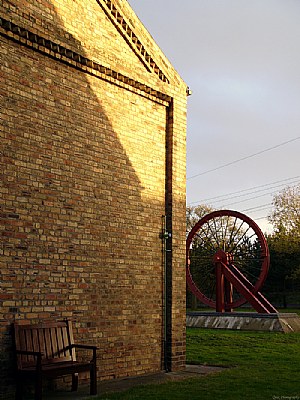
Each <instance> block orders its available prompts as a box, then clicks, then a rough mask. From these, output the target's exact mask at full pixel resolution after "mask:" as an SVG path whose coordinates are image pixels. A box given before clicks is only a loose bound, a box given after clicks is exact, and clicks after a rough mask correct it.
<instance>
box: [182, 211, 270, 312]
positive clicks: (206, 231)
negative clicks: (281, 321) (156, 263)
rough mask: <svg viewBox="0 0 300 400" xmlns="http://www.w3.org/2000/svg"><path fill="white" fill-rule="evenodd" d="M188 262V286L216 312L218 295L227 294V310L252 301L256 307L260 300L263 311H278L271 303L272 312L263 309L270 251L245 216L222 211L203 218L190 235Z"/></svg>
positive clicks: (256, 228) (258, 229)
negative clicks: (263, 291) (264, 285)
mask: <svg viewBox="0 0 300 400" xmlns="http://www.w3.org/2000/svg"><path fill="white" fill-rule="evenodd" d="M186 265H187V284H188V287H189V289H190V290H191V291H192V292H193V293H194V295H195V296H196V297H197V298H198V299H199V300H200V301H201V302H203V303H204V304H206V305H208V306H210V307H213V308H217V311H218V306H217V307H216V303H217V302H218V301H219V300H218V298H219V297H220V296H224V299H225V300H224V304H225V311H230V310H231V309H233V308H236V307H239V306H241V305H242V304H244V303H246V302H247V301H249V302H250V303H251V304H252V302H253V306H254V307H255V308H256V306H255V305H256V303H255V302H258V310H259V311H260V312H276V310H275V309H274V308H272V306H271V305H270V308H269V310H270V311H269V310H268V307H267V309H266V310H265V309H264V308H262V309H261V308H260V303H261V302H263V300H265V299H264V298H263V296H262V295H261V294H260V292H259V290H260V289H261V287H262V285H263V283H264V282H265V279H266V277H267V274H268V270H269V250H268V246H267V243H266V240H265V238H264V235H263V234H262V232H261V230H260V228H259V227H258V225H257V224H256V223H255V222H254V221H253V220H251V219H250V218H249V217H247V216H246V215H244V214H242V213H240V212H237V211H231V210H220V211H214V212H212V213H210V214H208V215H206V216H205V217H203V218H202V219H200V221H198V223H197V224H196V225H195V226H194V227H193V229H192V230H191V232H190V233H189V235H188V237H187V247H186ZM218 266H219V267H220V269H218ZM218 271H219V272H218ZM218 275H219V276H220V277H221V278H218ZM218 279H221V280H220V281H219V282H223V283H222V284H221V286H222V285H223V287H222V288H221V294H220V284H218ZM222 279H223V280H222ZM216 286H217V287H218V288H216ZM265 301H266V302H267V300H265ZM267 303H268V302H267ZM268 304H269V303H268ZM274 310H275V311H274Z"/></svg>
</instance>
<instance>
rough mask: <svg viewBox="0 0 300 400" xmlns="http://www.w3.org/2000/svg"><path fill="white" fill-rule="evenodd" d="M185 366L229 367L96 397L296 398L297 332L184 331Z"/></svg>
mask: <svg viewBox="0 0 300 400" xmlns="http://www.w3.org/2000/svg"><path fill="white" fill-rule="evenodd" d="M187 363H196V364H208V365H220V366H226V367H230V368H225V369H224V371H222V372H220V373H217V374H213V375H208V376H203V377H200V378H193V379H189V380H184V381H180V382H170V383H164V384H159V385H146V386H140V387H136V388H133V389H130V390H128V391H126V392H122V393H114V394H102V395H101V396H100V397H99V399H115V400H116V399H118V400H150V399H151V400H152V399H153V400H154V399H156V400H169V399H170V400H193V399H201V400H221V399H222V400H240V399H241V400H268V399H270V400H300V333H289V334H282V333H265V332H245V331H243V332H240V331H229V330H228V331H225V330H207V329H188V330H187Z"/></svg>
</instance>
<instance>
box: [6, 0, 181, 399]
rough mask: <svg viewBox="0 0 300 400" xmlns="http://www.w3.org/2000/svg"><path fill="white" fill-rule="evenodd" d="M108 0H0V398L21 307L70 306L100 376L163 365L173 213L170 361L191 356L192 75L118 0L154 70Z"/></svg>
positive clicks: (50, 311) (34, 313) (62, 312)
mask: <svg viewBox="0 0 300 400" xmlns="http://www.w3.org/2000/svg"><path fill="white" fill-rule="evenodd" d="M110 4H111V2H106V1H100V0H99V1H98V2H97V1H88V0H80V1H79V0H76V1H73V0H72V1H71V0H68V1H66V0H64V1H62V0H52V1H50V0H48V1H46V0H45V1H43V2H36V1H29V0H28V1H25V0H22V1H20V0H18V1H17V0H14V1H9V2H8V1H4V2H3V5H2V6H1V7H0V12H1V14H0V15H1V17H2V18H3V19H2V25H1V29H0V33H1V35H0V59H1V60H0V61H1V62H0V73H1V80H2V82H3V84H1V131H0V135H1V145H0V146H1V153H2V161H1V162H2V164H1V173H2V176H1V178H2V179H1V187H0V196H1V197H0V206H1V215H0V224H1V250H0V251H1V282H0V349H1V355H0V380H1V381H2V382H3V384H2V388H1V389H0V398H2V397H1V395H2V396H3V398H9V395H10V394H11V393H12V390H13V379H12V371H13V364H12V349H11V337H10V334H9V329H10V325H11V323H13V322H14V321H15V320H19V321H23V320H30V321H31V322H36V321H38V320H40V319H53V318H54V319H60V318H65V317H67V318H71V319H72V320H73V321H74V325H75V337H76V338H77V339H78V340H79V341H84V342H87V343H96V344H97V345H98V347H99V355H98V357H99V366H100V368H99V378H101V379H111V378H116V377H122V376H130V375H137V374H143V373H150V372H156V371H159V370H161V369H162V368H163V343H162V342H163V331H164V328H163V321H164V307H163V305H164V293H163V282H164V264H163V254H162V240H161V230H162V216H163V215H165V214H167V221H168V229H169V230H171V229H172V239H169V243H168V246H169V249H170V250H172V252H169V253H168V260H167V262H168V267H167V268H168V277H167V279H168V297H169V301H168V310H167V319H168V322H167V323H168V338H169V339H168V340H169V344H168V346H169V347H168V355H169V356H168V362H169V366H170V367H171V368H172V369H173V370H176V369H180V368H182V367H183V366H184V363H185V265H184V254H185V123H186V121H185V119H186V93H185V89H186V86H185V84H184V82H183V81H182V80H181V79H180V78H179V77H178V75H177V74H176V72H175V71H174V70H173V69H172V67H171V66H170V65H169V64H168V63H167V61H166V60H165V59H164V56H163V54H161V53H160V52H159V49H158V48H157V46H156V45H155V43H154V42H152V41H151V40H150V39H151V38H150V39H149V36H147V32H146V31H145V30H144V28H143V27H142V26H141V25H140V23H139V21H138V19H137V18H136V17H135V16H134V14H133V12H132V10H131V9H130V7H129V5H128V4H127V2H124V1H121V2H118V1H117V2H115V6H116V7H117V9H118V10H119V14H118V16H119V15H121V14H122V15H123V16H125V17H126V21H128V24H130V25H128V24H127V25H126V29H127V32H129V28H128V27H129V26H130V27H131V28H130V29H135V32H136V34H137V35H139V36H138V37H139V38H143V43H145V49H147V51H148V53H147V54H150V55H151V56H153V60H155V62H156V63H155V66H154V67H153V68H156V70H155V71H154V70H149V66H147V59H145V55H144V54H138V53H137V50H136V49H135V48H134V46H135V43H134V42H129V39H128V36H126V35H127V34H124V32H123V33H122V29H123V28H122V26H121V28H122V29H121V28H120V26H117V25H116V23H115V22H114V19H113V16H112V14H111V15H110V14H109V12H108V11H109V10H108V8H107V6H108V5H110ZM112 11H113V12H115V9H114V8H113V9H112ZM3 21H5V24H4V22H3ZM129 21H130V22H129ZM124 26H125V25H124V23H123V27H124ZM25 32H27V33H26V34H25ZM28 32H29V33H30V34H29V33H28ZM36 35H38V36H36ZM131 36H132V34H131ZM41 38H42V39H45V40H49V41H51V45H50V44H49V42H48V43H45V42H43V41H42V39H41ZM141 41H142V40H141ZM57 46H60V50H59V51H60V53H59V52H58V50H57V48H58V47H57ZM62 48H64V49H67V50H68V51H71V52H72V55H71V56H70V55H69V54H70V53H66V52H65V53H64V54H65V55H62ZM63 51H65V50H63ZM143 53H144V52H143ZM78 55H79V56H80V57H81V58H80V57H79V56H78ZM83 58H84V59H85V60H89V62H94V63H95V64H87V62H86V61H85V60H83ZM145 60H146V61H145ZM162 60H164V62H162ZM96 64H97V65H101V68H100V67H97V65H96ZM151 68H152V67H151ZM151 68H150V69H151ZM157 68H158V69H157ZM158 70H159V71H160V72H157V71H158ZM159 73H160V74H161V73H163V75H164V76H165V77H167V80H168V82H169V83H168V82H166V81H164V80H163V79H162V78H161V76H162V75H160V76H159ZM145 85H146V87H145ZM166 188H167V190H166Z"/></svg>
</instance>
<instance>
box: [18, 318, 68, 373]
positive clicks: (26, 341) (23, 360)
mask: <svg viewBox="0 0 300 400" xmlns="http://www.w3.org/2000/svg"><path fill="white" fill-rule="evenodd" d="M14 328H15V344H16V350H25V351H39V352H42V353H43V357H42V363H43V364H50V363H55V362H62V361H75V350H74V349H70V348H68V346H70V345H72V344H74V339H73V333H72V325H71V322H70V321H62V322H56V323H53V322H51V323H43V324H36V325H29V324H27V325H23V324H22V325H21V324H15V325H14ZM17 362H18V368H20V369H22V368H24V367H28V366H31V365H35V364H36V357H34V356H32V355H17Z"/></svg>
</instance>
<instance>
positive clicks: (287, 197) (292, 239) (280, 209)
mask: <svg viewBox="0 0 300 400" xmlns="http://www.w3.org/2000/svg"><path fill="white" fill-rule="evenodd" d="M268 219H269V221H270V222H271V223H272V225H273V227H274V236H276V237H277V238H281V239H284V240H279V241H278V246H279V247H278V250H280V246H282V245H284V250H285V251H286V250H290V251H294V249H295V246H299V244H300V185H296V186H292V187H287V188H285V189H284V190H282V191H281V192H280V193H279V194H277V195H275V196H274V199H273V211H272V213H271V214H270V215H269V217H268Z"/></svg>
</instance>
